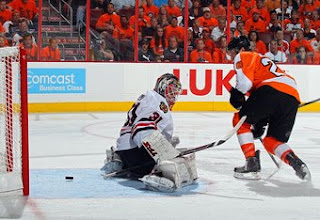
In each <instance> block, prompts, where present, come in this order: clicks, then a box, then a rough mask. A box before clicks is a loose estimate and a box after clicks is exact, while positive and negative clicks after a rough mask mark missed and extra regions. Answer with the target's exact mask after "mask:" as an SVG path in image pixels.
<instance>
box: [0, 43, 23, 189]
mask: <svg viewBox="0 0 320 220" xmlns="http://www.w3.org/2000/svg"><path fill="white" fill-rule="evenodd" d="M27 90H28V85H27V62H26V53H25V51H24V50H22V49H20V48H19V47H4V48H0V194H1V193H10V192H15V191H21V190H22V192H23V195H29V152H28V91H27Z"/></svg>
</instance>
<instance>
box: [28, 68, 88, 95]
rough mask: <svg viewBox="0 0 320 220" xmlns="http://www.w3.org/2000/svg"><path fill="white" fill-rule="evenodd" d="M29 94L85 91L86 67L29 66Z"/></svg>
mask: <svg viewBox="0 0 320 220" xmlns="http://www.w3.org/2000/svg"><path fill="white" fill-rule="evenodd" d="M28 92H29V94H50V93H85V92H86V69H84V68H28Z"/></svg>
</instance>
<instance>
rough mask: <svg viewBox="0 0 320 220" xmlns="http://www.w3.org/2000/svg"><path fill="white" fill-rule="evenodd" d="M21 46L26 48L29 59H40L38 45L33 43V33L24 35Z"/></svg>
mask: <svg viewBox="0 0 320 220" xmlns="http://www.w3.org/2000/svg"><path fill="white" fill-rule="evenodd" d="M20 47H21V48H23V49H25V50H26V53H27V60H28V61H29V60H38V46H37V45H35V44H34V43H33V40H32V34H29V33H26V34H25V35H23V42H22V44H20Z"/></svg>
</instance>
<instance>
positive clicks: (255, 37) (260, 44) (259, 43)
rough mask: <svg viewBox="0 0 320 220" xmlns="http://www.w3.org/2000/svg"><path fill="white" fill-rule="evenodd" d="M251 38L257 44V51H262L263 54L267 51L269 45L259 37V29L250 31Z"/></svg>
mask: <svg viewBox="0 0 320 220" xmlns="http://www.w3.org/2000/svg"><path fill="white" fill-rule="evenodd" d="M248 37H249V40H250V42H253V43H254V44H255V50H254V51H255V52H257V53H261V54H262V55H263V54H265V53H266V52H267V47H266V45H265V43H264V42H263V41H262V40H260V39H259V36H258V32H257V31H250V32H249V36H248Z"/></svg>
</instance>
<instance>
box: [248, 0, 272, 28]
mask: <svg viewBox="0 0 320 220" xmlns="http://www.w3.org/2000/svg"><path fill="white" fill-rule="evenodd" d="M253 9H257V10H258V11H259V13H260V19H261V20H263V21H264V22H265V23H266V25H268V24H269V23H270V13H269V11H268V10H267V9H266V8H265V7H264V3H263V0H256V7H254V8H252V9H251V10H250V13H249V16H248V17H249V18H251V17H252V13H253V12H254V10H253Z"/></svg>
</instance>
